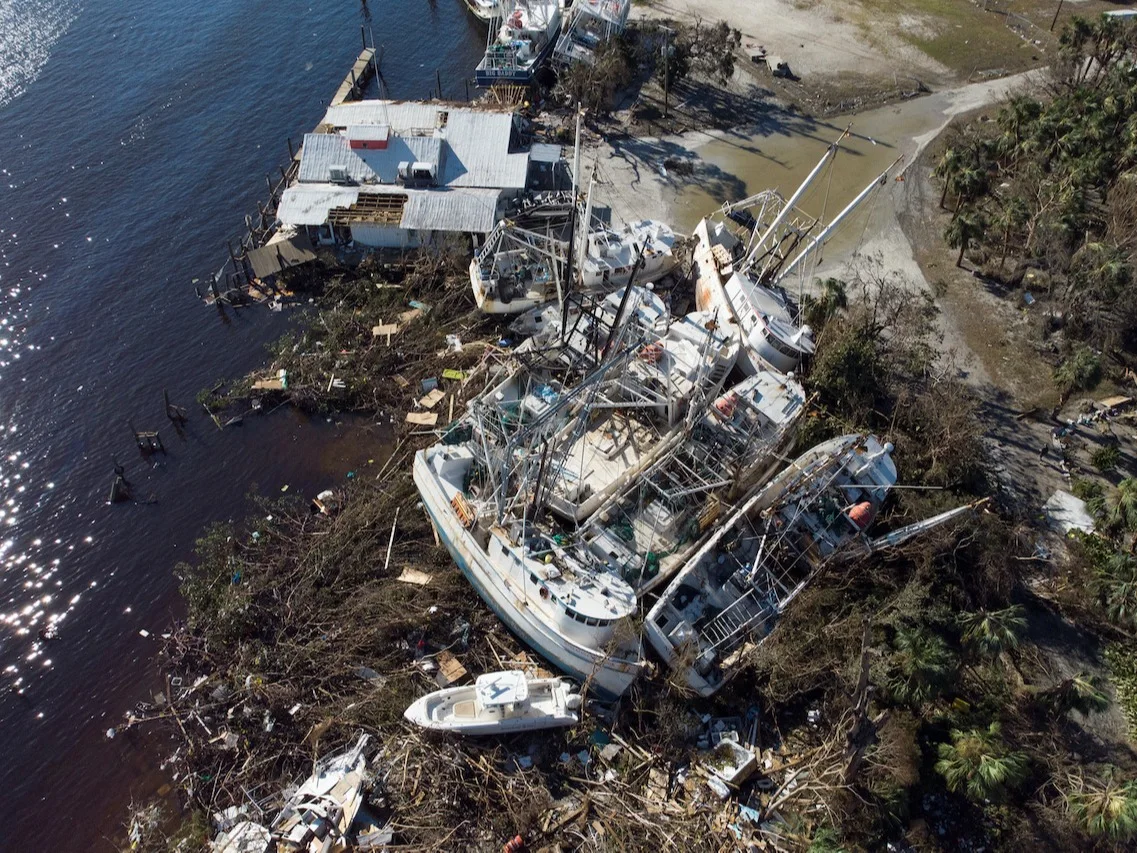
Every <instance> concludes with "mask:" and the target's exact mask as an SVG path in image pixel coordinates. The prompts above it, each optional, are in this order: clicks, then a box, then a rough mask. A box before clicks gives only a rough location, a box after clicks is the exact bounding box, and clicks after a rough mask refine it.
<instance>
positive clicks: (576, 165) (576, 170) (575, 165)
mask: <svg viewBox="0 0 1137 853" xmlns="http://www.w3.org/2000/svg"><path fill="white" fill-rule="evenodd" d="M582 116H583V112H582V111H581V109H580V101H577V102H576V137H575V140H574V142H573V152H572V199H571V207H570V208H569V232H568V239H569V242H568V252H567V253H566V254H567V257H566V258H565V286H564V291H563V293H561V294H560V300H561V343H562V344H563V343H564V342H565V331H566V328H565V327H566V326H568V295H569V292H570V291H571V290H572V261H573V241H574V240H575V239H576V192H577V185H578V182H579V180H580V178H579V175H580V120H581V117H582ZM587 227H588V226H587V223H586V224H585V228H586V229H587Z"/></svg>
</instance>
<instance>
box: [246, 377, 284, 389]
mask: <svg viewBox="0 0 1137 853" xmlns="http://www.w3.org/2000/svg"><path fill="white" fill-rule="evenodd" d="M253 390H254V391H283V390H284V383H283V382H281V381H280V380H279V379H258V380H257V381H256V382H254V383H253Z"/></svg>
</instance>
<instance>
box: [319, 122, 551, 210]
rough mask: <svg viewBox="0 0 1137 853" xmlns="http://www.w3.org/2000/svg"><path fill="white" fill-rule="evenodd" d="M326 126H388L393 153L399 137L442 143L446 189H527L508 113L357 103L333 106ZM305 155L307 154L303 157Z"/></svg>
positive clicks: (524, 160)
mask: <svg viewBox="0 0 1137 853" xmlns="http://www.w3.org/2000/svg"><path fill="white" fill-rule="evenodd" d="M323 123H324V124H325V125H329V126H331V127H336V128H345V129H346V128H349V127H353V126H357V125H387V126H388V127H390V129H391V136H390V142H389V147H388V150H390V148H391V147H393V146H394V145H395V139H396V137H401V138H403V139H404V141H406V142H407V143H409V142H410V140H412V139H415V138H432V137H433V138H436V139H441V140H443V141H444V142H445V151H444V153H443V158H444V160H445V163H444V164H440V166H439V183H440V184H444V185H446V186H451V187H498V188H503V189H504V188H509V189H523V188H524V187H525V177H526V172H527V171H528V168H529V154H528V152H515V153H510V144H511V142H512V139H513V123H514V115H513V113H512V112H511V111H508V110H487V109H471V108H469V107H454V106H450V105H448V104H427V103H418V102H414V101H405V102H401V101H355V102H353V103H347V104H340V105H339V106H335V107H330V108H329V109H328V111H327V113H326V114H325V116H324V122H323ZM325 135H326V134H325ZM307 145H308V137H305V148H307ZM348 150H350V149H348ZM353 153H354V152H353ZM364 153H365V154H371V153H376V152H374V151H366V152H364ZM379 153H382V152H379ZM306 155H307V151H305V154H304V155H302V158H303V156H306ZM403 159H406V158H403ZM368 162H370V161H368ZM397 162H398V161H397V160H396V163H397ZM332 165H340V164H338V163H335V164H332ZM301 168H302V169H303V162H301ZM301 180H304V178H303V177H302V178H301Z"/></svg>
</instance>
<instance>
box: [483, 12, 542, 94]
mask: <svg viewBox="0 0 1137 853" xmlns="http://www.w3.org/2000/svg"><path fill="white" fill-rule="evenodd" d="M501 18H502V21H501V26H500V27H499V28H498V29H497V31H496V32H494V30H493V28H492V27H491V29H490V41H489V44H488V45H487V46H486V54H485V56H483V57H482V60H481V62H479V63H478V67H477V68H476V69H474V81H475V82H476V83H477V84H478V85H479V86H492V85H493V84H494V83H520V84H523V85H526V84H528V83H529V82H530V81H531V80H532V78H533V73H534V72H535V71H536V70H537V69H538V68H539V67H540V66H541V65H542V64H543V63H544V62H545V60H546V59H548V58H549V54H550V53H552V51H553V48H554V46H555V45H556V42H557V34H558V32H559V31H560V27H561V8H560V4H559V3H558V2H557V1H556V0H501Z"/></svg>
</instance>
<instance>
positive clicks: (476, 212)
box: [401, 189, 500, 234]
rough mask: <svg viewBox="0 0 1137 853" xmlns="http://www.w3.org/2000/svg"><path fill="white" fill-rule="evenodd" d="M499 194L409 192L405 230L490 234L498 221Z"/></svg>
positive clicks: (451, 191) (496, 192)
mask: <svg viewBox="0 0 1137 853" xmlns="http://www.w3.org/2000/svg"><path fill="white" fill-rule="evenodd" d="M499 195H500V193H499V191H498V190H478V189H452V190H407V203H406V206H404V207H403V221H402V223H401V225H402V227H403V228H406V229H414V230H417V231H460V232H462V233H469V232H473V233H476V234H488V233H489V232H490V231H493V228H494V224H495V223H496V221H497V203H498V198H499Z"/></svg>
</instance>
